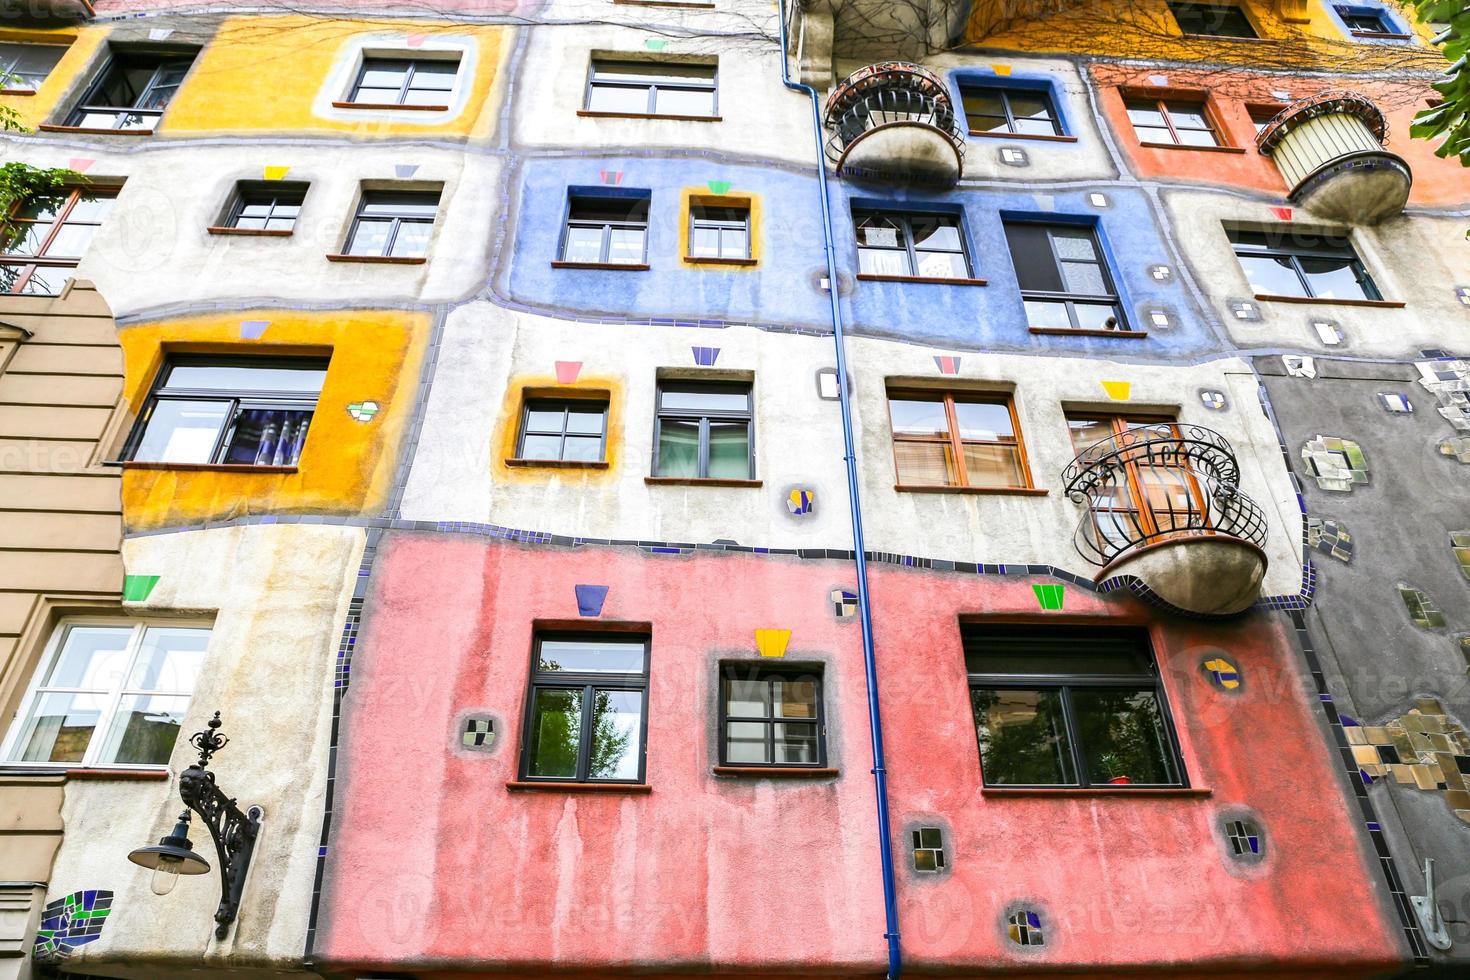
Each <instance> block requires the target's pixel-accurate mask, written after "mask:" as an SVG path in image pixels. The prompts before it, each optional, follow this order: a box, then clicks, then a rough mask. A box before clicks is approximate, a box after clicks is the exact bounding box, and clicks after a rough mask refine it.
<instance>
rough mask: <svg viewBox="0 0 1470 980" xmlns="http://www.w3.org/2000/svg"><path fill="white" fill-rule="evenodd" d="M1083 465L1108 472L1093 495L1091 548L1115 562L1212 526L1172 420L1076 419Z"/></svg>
mask: <svg viewBox="0 0 1470 980" xmlns="http://www.w3.org/2000/svg"><path fill="white" fill-rule="evenodd" d="M1067 426H1068V428H1069V429H1070V430H1071V434H1072V447H1073V449H1074V450H1075V451H1076V453H1077V455H1078V457H1079V459H1080V458H1081V457H1082V456H1083V455H1084V454H1086V456H1087V457H1088V461H1095V462H1096V463H1097V464H1099V465H1101V466H1103V467H1105V468H1106V474H1105V475H1104V476H1103V478H1102V479H1101V480H1099V481H1098V482H1097V484H1096V485H1095V487H1094V488H1093V490H1092V494H1091V495H1092V514H1091V518H1092V519H1091V526H1090V527H1089V528H1087V529H1086V532H1087V533H1089V536H1091V537H1092V538H1093V540H1092V541H1091V542H1090V543H1091V544H1092V545H1093V547H1094V548H1095V549H1097V550H1098V551H1099V552H1101V553H1102V555H1103V556H1104V557H1105V558H1106V559H1107V560H1108V561H1111V560H1112V559H1114V558H1116V557H1118V556H1119V555H1120V554H1121V553H1122V552H1123V551H1125V550H1127V549H1128V548H1133V547H1142V546H1144V545H1147V544H1152V543H1153V542H1155V541H1158V540H1160V539H1161V538H1164V537H1166V536H1168V535H1170V534H1173V533H1177V532H1180V531H1189V530H1205V529H1207V528H1208V527H1209V521H1208V517H1207V515H1208V508H1206V507H1205V506H1204V499H1203V495H1202V492H1201V489H1200V483H1199V479H1198V477H1197V475H1196V473H1195V471H1194V467H1193V465H1192V464H1191V461H1190V457H1189V455H1188V452H1187V449H1188V447H1187V445H1186V443H1185V441H1184V439H1183V438H1182V436H1181V435H1180V432H1179V427H1178V426H1177V425H1176V424H1175V422H1174V421H1173V420H1172V419H1168V418H1161V417H1151V416H1142V415H1093V414H1087V415H1071V414H1069V415H1068V416H1067Z"/></svg>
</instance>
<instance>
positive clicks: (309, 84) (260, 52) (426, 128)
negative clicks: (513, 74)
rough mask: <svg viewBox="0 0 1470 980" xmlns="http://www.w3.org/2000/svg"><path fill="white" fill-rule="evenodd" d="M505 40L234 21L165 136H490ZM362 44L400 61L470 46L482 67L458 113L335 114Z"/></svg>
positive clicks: (181, 98) (198, 71)
mask: <svg viewBox="0 0 1470 980" xmlns="http://www.w3.org/2000/svg"><path fill="white" fill-rule="evenodd" d="M504 38H505V29H504V28H501V27H483V26H475V25H470V24H454V25H449V24H445V23H443V22H436V21H406V20H398V19H394V20H374V19H371V18H364V19H362V20H351V21H347V20H324V19H322V18H318V17H232V18H230V19H228V20H226V21H225V22H224V23H223V24H221V25H220V28H219V31H218V32H217V33H216V34H215V37H214V40H213V41H211V42H210V44H209V45H208V46H207V47H206V48H205V49H204V50H203V51H201V52H200V54H199V59H198V61H196V62H195V64H194V68H193V70H192V71H190V73H189V77H188V79H186V80H185V82H184V84H183V85H182V86H180V88H179V94H178V96H177V97H176V98H175V99H174V101H173V102H172V104H170V106H169V108H168V111H167V112H166V113H165V114H164V117H163V122H162V124H161V125H160V126H159V132H160V133H169V134H172V135H175V136H177V135H182V134H186V133H210V132H227V133H246V132H272V133H283V132H303V131H306V132H310V131H317V132H332V133H351V134H353V135H355V136H361V137H363V138H372V137H386V136H403V135H418V134H423V133H434V134H449V135H458V136H471V135H473V136H482V135H486V134H487V133H488V130H489V128H490V126H491V125H492V124H493V119H494V116H495V113H494V112H493V111H490V112H487V111H485V110H486V107H487V103H489V102H490V101H491V100H493V99H494V98H496V97H497V95H498V87H497V86H496V85H495V80H496V78H497V77H498V75H499V67H500V54H501V49H502V46H503V40H504ZM359 42H363V43H365V46H366V50H367V52H368V53H369V54H378V53H382V54H389V53H392V56H397V57H413V55H414V52H415V50H416V48H415V45H416V44H417V45H419V49H420V50H422V51H423V52H424V53H425V54H428V53H430V52H431V51H432V50H433V48H434V47H439V48H443V46H444V45H446V44H454V45H459V44H463V45H465V46H466V49H467V50H468V51H471V52H473V55H474V64H473V67H472V68H471V70H470V71H469V72H468V73H466V71H465V61H464V60H462V61H461V70H460V79H459V82H458V84H457V85H456V92H457V93H464V94H463V97H462V98H456V99H455V106H454V108H453V111H452V112H451V113H449V114H446V113H442V112H413V111H407V110H397V111H393V112H382V111H377V110H369V109H334V108H332V107H331V102H332V101H333V100H338V101H340V100H345V99H347V97H348V94H349V89H350V86H351V84H352V82H353V81H354V80H355V75H354V73H353V72H354V70H355V68H356V66H357V65H359V64H360V54H359V52H360V51H361V50H362V48H363V46H364V44H363V43H359ZM424 42H430V45H431V46H430V47H424ZM482 118H483V123H482V122H481V120H482ZM477 124H479V125H478V126H477Z"/></svg>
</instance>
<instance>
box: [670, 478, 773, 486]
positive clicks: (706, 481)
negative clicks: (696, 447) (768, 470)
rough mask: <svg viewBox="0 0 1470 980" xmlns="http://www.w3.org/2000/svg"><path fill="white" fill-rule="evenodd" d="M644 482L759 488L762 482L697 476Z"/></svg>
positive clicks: (671, 484)
mask: <svg viewBox="0 0 1470 980" xmlns="http://www.w3.org/2000/svg"><path fill="white" fill-rule="evenodd" d="M643 482H644V483H647V484H649V485H650V486H656V487H758V486H761V485H762V484H761V481H760V480H723V479H718V478H714V477H696V476H645V477H644V478H643Z"/></svg>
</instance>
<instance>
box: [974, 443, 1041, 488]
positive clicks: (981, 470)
mask: <svg viewBox="0 0 1470 980" xmlns="http://www.w3.org/2000/svg"><path fill="white" fill-rule="evenodd" d="M964 449H965V475H966V477H968V478H969V482H970V486H972V487H1024V486H1025V485H1026V480H1025V478H1024V477H1023V476H1022V475H1021V455H1020V453H1019V452H1018V451H1017V450H1016V448H1015V447H1014V446H985V445H976V444H975V443H972V442H967V443H965V444H964Z"/></svg>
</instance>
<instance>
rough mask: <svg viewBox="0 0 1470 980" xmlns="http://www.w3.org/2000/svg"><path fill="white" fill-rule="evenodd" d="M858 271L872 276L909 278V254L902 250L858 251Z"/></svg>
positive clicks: (864, 249) (860, 249)
mask: <svg viewBox="0 0 1470 980" xmlns="http://www.w3.org/2000/svg"><path fill="white" fill-rule="evenodd" d="M858 271H859V272H862V273H866V274H867V275H870V276H907V275H911V274H912V273H911V272H910V271H909V254H908V253H907V252H905V251H902V250H890V249H882V250H877V249H871V248H859V249H858Z"/></svg>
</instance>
